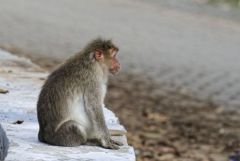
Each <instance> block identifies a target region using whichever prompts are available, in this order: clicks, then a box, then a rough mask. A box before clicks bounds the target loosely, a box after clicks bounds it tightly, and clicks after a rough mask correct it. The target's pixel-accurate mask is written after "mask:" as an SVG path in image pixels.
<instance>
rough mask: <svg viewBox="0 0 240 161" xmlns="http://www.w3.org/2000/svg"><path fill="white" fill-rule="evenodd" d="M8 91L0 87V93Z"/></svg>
mask: <svg viewBox="0 0 240 161" xmlns="http://www.w3.org/2000/svg"><path fill="white" fill-rule="evenodd" d="M8 92H9V91H8V90H6V89H2V88H0V93H2V94H6V93H8Z"/></svg>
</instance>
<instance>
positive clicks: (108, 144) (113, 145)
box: [101, 137, 123, 150]
mask: <svg viewBox="0 0 240 161" xmlns="http://www.w3.org/2000/svg"><path fill="white" fill-rule="evenodd" d="M101 145H102V146H103V147H104V148H107V149H115V150H117V149H119V146H122V145H123V143H121V142H119V141H116V140H113V139H111V138H110V137H109V138H103V139H101Z"/></svg>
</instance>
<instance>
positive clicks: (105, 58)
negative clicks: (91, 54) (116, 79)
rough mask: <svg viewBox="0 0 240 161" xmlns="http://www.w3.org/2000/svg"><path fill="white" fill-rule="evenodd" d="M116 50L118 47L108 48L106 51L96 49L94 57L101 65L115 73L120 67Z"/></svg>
mask: <svg viewBox="0 0 240 161" xmlns="http://www.w3.org/2000/svg"><path fill="white" fill-rule="evenodd" d="M117 52H118V49H114V48H112V49H109V50H108V51H107V52H103V51H101V50H96V51H95V59H96V60H97V61H98V62H99V63H101V64H102V65H104V66H106V67H107V68H108V70H109V72H110V73H112V74H116V73H117V72H118V71H119V70H120V68H121V65H120V63H119V61H118V59H117Z"/></svg>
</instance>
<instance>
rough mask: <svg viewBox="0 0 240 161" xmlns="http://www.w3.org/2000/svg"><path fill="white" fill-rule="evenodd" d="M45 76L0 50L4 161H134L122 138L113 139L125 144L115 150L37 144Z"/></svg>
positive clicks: (110, 120)
mask: <svg viewBox="0 0 240 161" xmlns="http://www.w3.org/2000/svg"><path fill="white" fill-rule="evenodd" d="M47 75H48V73H46V72H44V71H43V70H42V69H41V68H40V67H38V66H37V65H35V64H33V63H31V61H29V60H28V59H25V58H19V57H16V56H13V55H11V54H9V53H7V52H5V51H2V50H0V89H3V90H7V91H8V93H5V94H4V93H0V121H1V124H2V126H3V128H4V129H5V130H6V133H7V135H8V138H9V140H10V148H9V153H8V156H7V158H6V161H19V160H21V161H23V160H24V161H40V160H41V161H45V160H47V161H58V160H64V161H65V160H68V161H76V160H99V161H101V160H102V161H108V160H109V161H134V160H135V154H134V149H133V148H132V147H130V146H128V145H127V140H126V136H125V135H124V136H117V137H116V139H118V140H121V141H122V142H124V144H125V145H124V146H122V147H121V149H119V150H108V149H103V148H101V147H94V146H79V147H57V146H50V145H47V144H43V143H40V142H39V141H38V139H37V132H38V123H37V118H36V101H37V97H38V94H39V91H40V88H41V85H42V84H43V81H44V79H45V78H46V76H47ZM104 115H105V118H106V121H107V125H108V128H109V129H112V130H120V131H122V132H123V133H124V132H125V129H124V127H123V126H121V125H120V124H119V122H118V118H116V116H115V115H114V113H112V112H111V111H110V110H108V109H107V108H105V109H104ZM17 121H18V122H17ZM22 121H23V122H22Z"/></svg>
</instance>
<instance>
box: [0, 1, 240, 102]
mask: <svg viewBox="0 0 240 161" xmlns="http://www.w3.org/2000/svg"><path fill="white" fill-rule="evenodd" d="M0 4H1V5H0V22H1V25H0V46H4V47H14V48H19V49H21V50H23V51H24V52H27V53H33V54H36V55H42V56H48V57H52V58H56V59H60V60H62V59H64V58H66V57H68V56H69V55H71V54H72V53H75V52H77V51H78V50H79V49H80V48H81V47H82V46H83V45H84V44H85V43H86V42H87V41H89V40H91V39H93V38H95V37H97V36H103V37H107V38H108V37H110V38H112V39H114V40H115V41H116V42H117V43H118V44H119V46H120V48H121V56H120V57H121V59H122V60H123V64H124V66H125V70H129V69H134V71H138V70H140V71H145V73H146V74H148V75H152V76H154V77H155V78H156V80H158V81H160V83H163V84H165V85H166V87H170V88H178V87H184V88H185V89H187V90H189V91H191V92H193V93H196V94H197V95H198V96H200V97H202V98H209V97H211V98H212V99H214V100H216V101H218V102H223V103H231V104H232V105H236V106H240V102H238V101H239V100H240V85H239V83H238V82H239V81H240V75H239V74H238V72H239V71H240V63H238V60H240V54H239V52H240V45H239V44H240V16H238V15H240V14H239V12H238V11H229V10H226V8H224V9H218V8H215V7H210V6H206V5H205V4H202V3H200V2H199V1H198V0H189V1H187V0H184V1H182V2H181V3H180V2H179V1H176V0H171V1H169V2H166V1H162V0H160V1H156V0H151V1H143V0H131V1H128V0H114V1H110V0H92V1H78V0H50V1H48V0H42V1H36V0H24V2H23V1H18V0H0Z"/></svg>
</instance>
